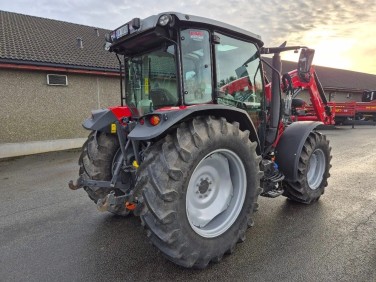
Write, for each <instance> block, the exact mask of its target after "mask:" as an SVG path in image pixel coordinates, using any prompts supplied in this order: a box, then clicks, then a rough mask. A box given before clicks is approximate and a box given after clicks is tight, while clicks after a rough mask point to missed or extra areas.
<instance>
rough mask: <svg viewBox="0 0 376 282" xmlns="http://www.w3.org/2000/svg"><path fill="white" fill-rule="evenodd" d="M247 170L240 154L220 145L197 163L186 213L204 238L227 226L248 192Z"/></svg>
mask: <svg viewBox="0 0 376 282" xmlns="http://www.w3.org/2000/svg"><path fill="white" fill-rule="evenodd" d="M246 187H247V180H246V172H245V168H244V165H243V162H242V161H241V159H240V158H239V156H238V155H237V154H235V153H234V152H232V151H230V150H227V149H219V150H215V151H213V152H211V153H210V154H208V155H206V156H205V157H204V158H203V159H202V160H201V161H200V163H199V164H198V165H197V166H196V168H195V170H194V171H193V173H192V176H191V179H190V181H189V184H188V188H187V196H186V213H187V218H188V221H189V223H190V225H191V227H192V229H193V230H194V231H195V232H196V233H197V234H199V235H201V236H202V237H205V238H213V237H217V236H219V235H221V234H223V233H224V232H225V231H226V230H228V229H229V228H230V227H231V226H232V224H233V223H234V222H235V220H236V219H237V218H238V216H239V214H240V212H241V210H242V208H243V204H244V200H245V196H246Z"/></svg>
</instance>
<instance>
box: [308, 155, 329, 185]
mask: <svg viewBox="0 0 376 282" xmlns="http://www.w3.org/2000/svg"><path fill="white" fill-rule="evenodd" d="M325 165H326V160H325V154H324V152H323V150H321V149H316V150H315V151H313V153H312V155H311V157H310V158H309V163H308V172H307V181H308V186H309V188H311V189H312V190H316V189H317V188H319V187H320V184H321V182H322V180H323V178H324V172H325Z"/></svg>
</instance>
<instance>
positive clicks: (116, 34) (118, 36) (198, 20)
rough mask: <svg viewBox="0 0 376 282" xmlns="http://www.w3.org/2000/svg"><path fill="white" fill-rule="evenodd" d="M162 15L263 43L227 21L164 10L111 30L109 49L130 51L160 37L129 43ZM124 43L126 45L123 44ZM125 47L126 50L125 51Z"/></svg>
mask: <svg viewBox="0 0 376 282" xmlns="http://www.w3.org/2000/svg"><path fill="white" fill-rule="evenodd" d="M163 15H168V16H169V17H171V19H172V23H173V25H174V26H179V27H187V28H207V29H211V30H215V31H218V32H223V33H225V34H227V35H232V36H235V37H237V38H241V39H244V40H247V41H253V42H255V43H256V44H257V45H258V46H259V47H262V46H263V45H264V43H263V42H262V40H261V36H259V35H256V34H254V33H252V32H249V31H247V30H244V29H241V28H238V27H236V26H232V25H229V24H227V23H223V22H220V21H217V20H212V19H208V18H204V17H199V16H192V15H187V14H182V13H176V12H166V13H160V14H158V15H153V16H150V17H147V18H145V19H142V20H141V19H139V18H134V19H132V20H131V21H129V22H127V23H125V24H123V25H122V26H120V27H119V28H117V29H115V30H114V31H112V32H111V33H110V34H109V36H108V39H107V41H108V42H111V43H112V44H111V46H110V51H115V52H119V53H122V52H125V53H129V52H131V53H132V51H131V50H132V49H133V50H134V49H138V50H140V49H142V47H141V46H140V43H141V45H143V44H142V43H145V42H146V41H149V42H150V41H153V40H157V39H156V37H159V39H161V33H160V32H154V38H151V37H149V36H148V37H145V38H144V39H142V40H141V42H137V43H136V42H133V43H131V42H132V41H133V40H131V39H132V38H135V37H137V38H139V35H140V36H141V37H143V36H145V34H148V33H150V32H151V31H153V30H156V29H157V28H158V27H160V26H158V21H159V19H160V18H161V16H163ZM124 43H125V45H127V46H125V45H124ZM121 45H122V46H121ZM140 47H141V48H140ZM126 49H127V51H125V50H126Z"/></svg>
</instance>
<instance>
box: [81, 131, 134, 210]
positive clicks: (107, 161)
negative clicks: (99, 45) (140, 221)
mask: <svg viewBox="0 0 376 282" xmlns="http://www.w3.org/2000/svg"><path fill="white" fill-rule="evenodd" d="M119 149H120V145H119V140H118V138H117V136H116V135H112V134H108V133H105V132H98V131H93V132H92V133H90V135H89V137H88V139H87V140H86V142H85V144H84V145H83V146H82V152H81V156H80V158H79V160H78V164H79V166H80V170H79V174H80V175H81V176H83V177H84V178H86V179H92V180H102V181H109V180H111V179H112V171H113V166H114V162H115V158H116V157H117V156H118V151H119ZM84 189H85V191H86V192H87V194H88V196H89V198H90V199H91V200H93V202H94V203H97V202H98V200H99V199H103V198H105V197H106V195H107V194H108V193H106V192H105V191H104V190H103V189H98V190H97V191H96V192H94V191H93V190H91V189H90V188H89V187H84ZM114 192H115V195H122V194H124V193H123V192H122V191H121V190H119V189H114ZM112 213H114V214H117V215H123V216H125V215H128V214H129V211H128V210H125V209H123V210H119V211H112Z"/></svg>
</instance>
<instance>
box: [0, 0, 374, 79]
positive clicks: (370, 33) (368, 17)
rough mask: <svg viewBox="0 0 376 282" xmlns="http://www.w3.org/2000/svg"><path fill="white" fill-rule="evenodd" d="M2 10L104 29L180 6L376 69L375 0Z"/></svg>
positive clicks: (21, 5)
mask: <svg viewBox="0 0 376 282" xmlns="http://www.w3.org/2000/svg"><path fill="white" fill-rule="evenodd" d="M31 3H32V4H31ZM0 10H4V11H9V12H16V13H21V14H27V15H32V16H39V17H44V18H50V19H56V20H62V21H67V22H73V23H78V24H83V25H89V26H96V27H101V28H106V29H115V28H116V27H119V26H120V25H122V24H123V23H125V22H127V21H129V20H130V19H132V18H134V17H140V18H145V17H147V16H149V15H152V14H157V13H160V12H164V11H176V12H182V13H187V14H193V15H198V16H204V17H209V18H212V19H216V20H220V21H223V22H226V23H229V24H232V25H236V26H239V27H241V28H244V29H247V30H249V31H252V32H254V33H256V34H259V35H261V37H262V39H263V41H264V42H265V46H268V47H272V46H277V45H280V44H281V43H282V42H284V41H287V43H288V45H305V46H308V47H310V48H314V49H315V50H316V55H315V59H314V64H316V65H322V66H328V67H333V68H342V69H347V70H353V71H359V72H365V73H372V74H375V75H376V0H341V1H332V0H316V1H303V0H295V1H293V0H285V1H280V0H248V1H246V0H226V1H224V0H202V1H201V0H191V1H171V0H157V1H155V0H139V1H134V0H132V1H130V0H123V1H119V0H107V1H102V0H80V1H77V0H63V1H50V0H49V1H46V0H33V1H30V0H15V1H4V0H0ZM0 24H1V23H0ZM284 59H287V60H294V61H296V60H297V55H296V54H294V53H289V54H286V55H285V56H284Z"/></svg>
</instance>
